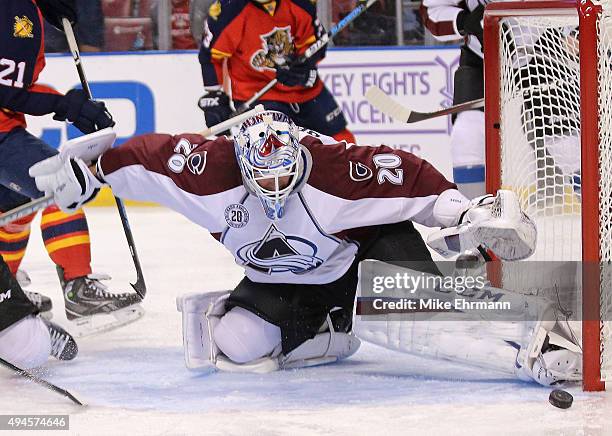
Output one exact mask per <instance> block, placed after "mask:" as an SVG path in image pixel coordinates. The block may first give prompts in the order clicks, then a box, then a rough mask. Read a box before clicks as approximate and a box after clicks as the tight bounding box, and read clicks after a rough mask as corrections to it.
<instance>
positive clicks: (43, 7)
mask: <svg viewBox="0 0 612 436" xmlns="http://www.w3.org/2000/svg"><path fill="white" fill-rule="evenodd" d="M36 4H38V8H39V9H40V12H42V14H43V17H45V20H47V21H48V22H49V23H50V24H51V25H52V26H53V27H55V28H57V29H58V30H60V31H61V32H63V31H64V25H63V24H62V18H68V21H70V22H71V23H72V25H73V26H74V25H75V24H76V22H77V12H76V2H75V0H37V1H36Z"/></svg>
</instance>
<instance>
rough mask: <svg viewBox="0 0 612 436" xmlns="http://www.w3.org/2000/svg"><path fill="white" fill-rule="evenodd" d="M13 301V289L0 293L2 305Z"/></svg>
mask: <svg viewBox="0 0 612 436" xmlns="http://www.w3.org/2000/svg"><path fill="white" fill-rule="evenodd" d="M10 299H11V289H9V290H8V291H6V292H4V293H3V292H0V303H4V301H5V300H10Z"/></svg>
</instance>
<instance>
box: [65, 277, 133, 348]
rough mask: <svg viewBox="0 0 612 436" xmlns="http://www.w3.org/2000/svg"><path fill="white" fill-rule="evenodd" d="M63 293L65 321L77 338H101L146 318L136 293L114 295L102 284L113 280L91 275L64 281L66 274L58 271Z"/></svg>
mask: <svg viewBox="0 0 612 436" xmlns="http://www.w3.org/2000/svg"><path fill="white" fill-rule="evenodd" d="M57 272H58V276H59V279H60V282H61V284H62V288H63V289H64V302H65V304H66V317H67V318H68V320H69V321H71V322H73V323H74V326H75V327H74V328H73V331H74V332H75V336H76V337H83V336H89V335H93V334H98V333H102V332H106V331H110V330H114V329H116V328H119V327H122V326H124V325H127V324H130V323H132V322H134V321H136V320H138V319H139V318H141V317H142V316H143V315H144V309H143V308H142V306H140V304H139V303H140V302H141V301H142V300H141V299H140V297H139V296H138V295H137V294H135V293H124V294H113V293H111V292H109V291H108V288H107V287H106V286H105V285H104V284H102V283H101V280H109V279H110V277H109V276H107V275H103V274H90V275H88V276H84V277H78V278H76V279H73V280H69V281H65V280H64V271H63V270H62V269H61V268H60V267H57Z"/></svg>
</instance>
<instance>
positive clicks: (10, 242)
mask: <svg viewBox="0 0 612 436" xmlns="http://www.w3.org/2000/svg"><path fill="white" fill-rule="evenodd" d="M35 216H36V214H35V213H33V214H31V215H28V216H26V217H23V218H20V219H18V220H16V221H13V222H12V223H10V224H7V225H6V226H4V227H0V255H2V257H3V258H4V260H5V261H6V263H7V265H8V267H9V269H10V270H11V273H12V274H13V275H15V274H16V273H17V269H18V268H19V264H21V260H22V259H23V256H24V255H25V250H26V247H27V245H28V240H29V239H30V226H31V223H32V220H33V219H34V217H35Z"/></svg>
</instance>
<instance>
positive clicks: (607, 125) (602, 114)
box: [597, 1, 612, 380]
mask: <svg viewBox="0 0 612 436" xmlns="http://www.w3.org/2000/svg"><path fill="white" fill-rule="evenodd" d="M602 6H603V13H602V14H601V16H600V17H599V21H598V23H597V32H598V37H599V43H598V58H599V66H598V75H599V80H598V82H599V108H600V109H599V171H600V184H599V214H600V220H599V222H600V226H599V237H600V257H601V260H602V262H604V263H605V264H608V265H609V264H610V262H611V261H612V180H611V179H612V3H611V2H609V1H608V2H604V3H603V4H602ZM611 269H612V268H611V267H607V268H604V269H602V274H601V315H602V316H601V319H602V320H603V322H602V330H601V333H602V337H601V344H602V350H601V351H602V353H601V372H602V377H603V378H604V379H605V380H612V290H611V288H612V277H610V274H611V272H610V270H611Z"/></svg>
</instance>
